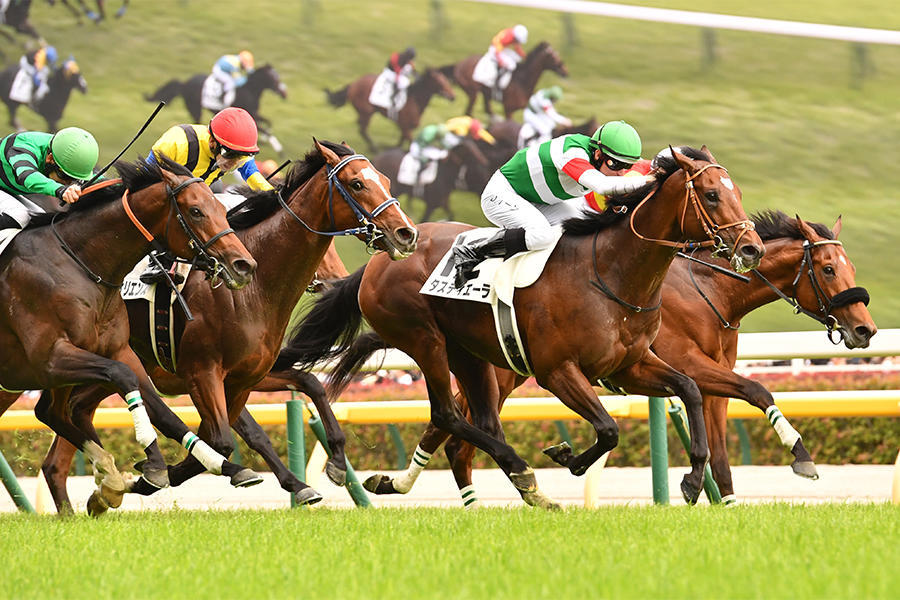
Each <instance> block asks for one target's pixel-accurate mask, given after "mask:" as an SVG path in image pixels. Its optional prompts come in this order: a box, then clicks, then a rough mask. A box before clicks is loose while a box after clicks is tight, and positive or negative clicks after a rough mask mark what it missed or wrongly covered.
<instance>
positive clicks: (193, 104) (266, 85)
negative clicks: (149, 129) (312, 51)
mask: <svg viewBox="0 0 900 600" xmlns="http://www.w3.org/2000/svg"><path fill="white" fill-rule="evenodd" d="M207 77H209V74H208V73H198V74H197V75H194V76H192V77H190V78H189V79H187V80H186V81H180V80H178V79H171V80H169V81H168V82H166V83H165V84H163V85H162V86H160V87H159V88H157V90H156V91H154V92H153V93H152V94H144V99H145V100H147V101H148V102H159V101H163V102H166V103H168V102H171V101H172V100H173V99H174V98H175V97H177V96H179V95H180V96H181V97H182V98H184V103H185V106H187V109H188V112H189V113H190V114H191V119H193V122H194V123H200V122H201V119H202V118H203V110H204V108H203V104H202V95H203V82H204V81H206V78H207ZM266 90H272V91H273V92H275V93H276V94H278V95H279V96H281V98H282V99H285V98H287V86H286V85H285V84H284V83H282V81H281V76H279V75H278V71H276V70H275V67H273V66H272V65H270V64H265V65H263V66H261V67H259V68H257V69H256V70H254V71H253V72H252V73H250V74H249V75H248V76H247V82H246V83H244V85H242V86H240V87H238V88H237V89H236V90H235V92H234V102H232V104H231V105H232V106H236V107H238V108H243V109H244V110H246V111H247V112H248V113H250V116H252V117H253V119H254V120H255V121H256V124H257V125H258V126H259V133H260V137H261V139H262V140H263V141H268V142H269V143H270V144H271V145H272V147H273V148H274V149H275V151H276V152H279V153H280V152H281V143H280V142H279V141H278V140H277V139H276V138H275V136H274V135H273V134H272V132H271V130H270V127H271V125H272V122H271V121H270V120H269V119H267V118H265V117H263V116H262V115H261V114H259V104H260V98H261V96H262V93H263V92H264V91H266Z"/></svg>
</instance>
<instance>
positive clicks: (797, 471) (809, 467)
mask: <svg viewBox="0 0 900 600" xmlns="http://www.w3.org/2000/svg"><path fill="white" fill-rule="evenodd" d="M791 469H793V471H794V475H798V476H800V477H805V478H806V479H812V480H813V481H815V480H816V479H818V478H819V472H818V471H816V463H814V462H811V461H808V460H804V461H799V460H795V461H794V462H793V463H791Z"/></svg>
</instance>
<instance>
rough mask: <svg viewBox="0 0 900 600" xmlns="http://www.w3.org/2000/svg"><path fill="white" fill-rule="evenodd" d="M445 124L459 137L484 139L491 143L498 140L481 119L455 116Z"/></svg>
mask: <svg viewBox="0 0 900 600" xmlns="http://www.w3.org/2000/svg"><path fill="white" fill-rule="evenodd" d="M445 125H446V126H447V130H448V131H449V132H450V133H452V134H453V135H455V136H457V137H459V138H466V137H470V138H472V139H473V140H484V141H485V142H487V143H488V144H491V145H493V144H494V142H496V141H497V140H495V139H494V136H492V135H491V134H490V133H488V130H487V129H485V128H484V126H483V125H482V124H481V121H479V120H478V119H473V118H472V117H467V116H463V117H453V118H452V119H448V120H447V122H446V123H445Z"/></svg>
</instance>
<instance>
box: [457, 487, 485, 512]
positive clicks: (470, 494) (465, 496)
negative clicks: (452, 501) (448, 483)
mask: <svg viewBox="0 0 900 600" xmlns="http://www.w3.org/2000/svg"><path fill="white" fill-rule="evenodd" d="M459 495H460V496H462V501H463V506H464V507H466V508H478V507H479V506H481V502H479V501H478V497H477V496H476V495H475V486H474V485H467V486H466V487H464V488H462V489H461V490H459Z"/></svg>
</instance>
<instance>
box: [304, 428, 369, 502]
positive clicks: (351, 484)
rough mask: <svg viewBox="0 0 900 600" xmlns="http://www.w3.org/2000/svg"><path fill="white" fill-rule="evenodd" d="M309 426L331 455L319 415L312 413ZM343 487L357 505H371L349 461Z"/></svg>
mask: <svg viewBox="0 0 900 600" xmlns="http://www.w3.org/2000/svg"><path fill="white" fill-rule="evenodd" d="M309 428H310V429H312V432H313V433H314V434H316V437H317V438H319V443H320V444H322V447H323V448H325V452H327V453H328V456H331V446H329V445H328V436H327V435H325V426H324V425H322V419H320V418H319V415H316V414H314V415H312V416H311V417H310V418H309ZM344 487H346V488H347V491H348V492H350V497H351V498H353V502H355V503H356V505H357V506H359V507H362V508H368V507H370V506H372V502H371V501H370V500H369V496H368V494H366V490H365V489H363V486H362V484H360V483H359V479H357V478H356V471H354V470H353V467H351V466H350V462H349V461H348V462H347V483H345V484H344Z"/></svg>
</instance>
